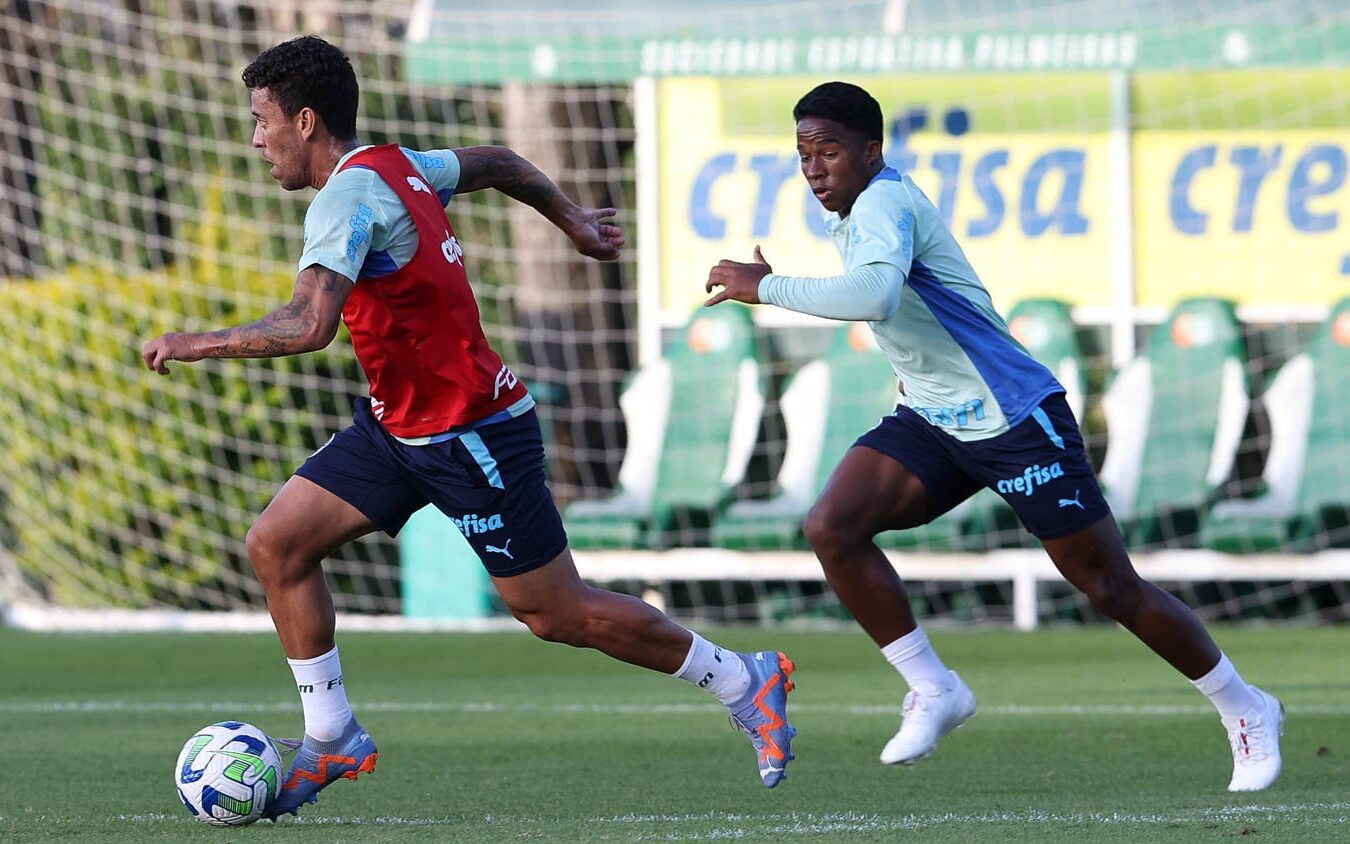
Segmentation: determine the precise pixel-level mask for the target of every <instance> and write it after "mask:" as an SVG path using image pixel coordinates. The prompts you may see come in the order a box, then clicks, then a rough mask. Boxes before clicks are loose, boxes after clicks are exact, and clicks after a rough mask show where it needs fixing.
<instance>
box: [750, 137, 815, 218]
mask: <svg viewBox="0 0 1350 844" xmlns="http://www.w3.org/2000/svg"><path fill="white" fill-rule="evenodd" d="M750 169H751V170H754V171H755V172H756V173H758V174H759V196H758V197H757V198H756V199H755V221H754V225H753V226H752V227H751V230H750V233H751V235H752V236H754V237H768V235H769V225H770V224H771V223H772V222H773V209H774V206H775V205H777V204H778V192H779V191H780V190H781V189H782V187H783V184H784V183H785V182H786V181H787V180H788V179H791V178H792V177H793V176H794V175H796V173H797V172H798V169H799V165H798V162H797V156H796V155H795V154H794V155H789V156H787V157H786V158H784V157H782V156H777V155H757V156H755V157H754V158H752V159H750ZM814 196H815V195H814V194H812V197H813V198H814ZM817 216H819V215H817Z"/></svg>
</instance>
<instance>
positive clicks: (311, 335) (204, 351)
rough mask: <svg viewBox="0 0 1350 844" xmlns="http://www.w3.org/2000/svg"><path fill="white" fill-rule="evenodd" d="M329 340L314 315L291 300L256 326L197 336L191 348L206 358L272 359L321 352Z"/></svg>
mask: <svg viewBox="0 0 1350 844" xmlns="http://www.w3.org/2000/svg"><path fill="white" fill-rule="evenodd" d="M331 339H332V338H331V337H324V336H322V332H320V331H319V321H318V318H317V317H316V315H315V314H314V313H313V312H312V311H310V310H308V309H307V308H306V307H305V306H304V303H303V302H296V301H294V300H292V301H291V302H290V303H289V304H287V305H285V306H283V307H281V308H279V309H277V310H276V311H273V312H272V313H270V314H268V315H267V316H265V317H263V318H262V319H260V320H257V321H256V322H251V323H248V324H247V325H237V326H235V327H233V328H221V329H219V330H216V331H208V332H206V333H203V334H198V335H196V339H195V341H194V346H195V348H196V350H197V352H198V353H200V354H201V356H202V357H207V358H274V357H282V356H285V355H297V354H302V353H304V352H312V351H314V350H315V349H322V348H323V347H324V346H326V345H328V342H329V340H331Z"/></svg>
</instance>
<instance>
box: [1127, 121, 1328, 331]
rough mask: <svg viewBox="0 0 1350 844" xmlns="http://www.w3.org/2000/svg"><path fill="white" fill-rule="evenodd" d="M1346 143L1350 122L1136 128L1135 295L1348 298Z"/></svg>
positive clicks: (1306, 300)
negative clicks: (1313, 125)
mask: <svg viewBox="0 0 1350 844" xmlns="http://www.w3.org/2000/svg"><path fill="white" fill-rule="evenodd" d="M1347 150H1350V127H1346V128H1343V129H1283V130H1259V129H1248V130H1239V131H1230V132H1218V131H1214V130H1202V131H1172V130H1160V131H1145V132H1140V133H1138V134H1136V135H1135V138H1134V207H1135V214H1134V225H1135V244H1136V250H1135V274H1136V282H1135V290H1136V301H1137V302H1138V303H1139V304H1141V305H1156V306H1161V307H1170V306H1172V305H1173V304H1175V303H1176V302H1177V300H1179V299H1182V298H1185V297H1189V296H1219V297H1222V298H1226V299H1231V300H1233V301H1235V302H1238V303H1240V304H1243V305H1258V306H1259V305H1271V306H1283V305H1299V304H1314V305H1329V304H1331V303H1332V302H1333V301H1335V300H1336V299H1338V298H1340V297H1341V296H1344V295H1346V293H1348V292H1350V184H1347V179H1346V171H1347V166H1346V164H1347Z"/></svg>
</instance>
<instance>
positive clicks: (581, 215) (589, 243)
mask: <svg viewBox="0 0 1350 844" xmlns="http://www.w3.org/2000/svg"><path fill="white" fill-rule="evenodd" d="M455 158H457V159H459V183H458V184H457V185H456V186H455V193H472V192H473V191H479V190H483V189H484V188H495V189H497V190H499V191H501V192H502V193H504V194H506V195H507V196H509V197H511V198H512V199H514V200H516V201H517V202H522V203H524V204H526V205H528V206H530V207H531V208H533V209H534V210H536V211H538V212H539V213H540V214H542V215H543V216H544V218H545V219H547V220H548V221H549V222H550V223H552V224H553V225H555V226H557V227H558V228H559V229H560V230H562V233H563V234H565V235H567V236H568V238H570V239H571V241H572V245H573V246H575V247H576V249H577V251H578V252H580V253H581V254H582V255H585V256H587V257H588V258H594V259H596V260H597V261H613V260H616V259H617V258H618V257H619V255H620V253H621V251H622V248H623V244H624V237H623V229H622V228H621V227H620V226H619V225H618V224H617V223H615V222H614V221H613V219H612V218H613V217H614V215H615V214H616V213H618V212H617V211H615V210H614V209H613V208H586V207H584V206H581V205H577V204H576V203H575V202H573V201H572V200H571V198H570V197H568V196H567V194H565V193H563V192H562V190H561V189H560V188H559V187H558V186H557V185H555V184H554V183H553V180H552V179H550V178H549V177H548V176H546V175H544V174H543V173H542V172H541V171H540V170H539V168H537V167H535V166H534V165H533V164H531V163H530V162H528V161H526V160H525V159H523V158H521V157H520V156H519V155H518V154H517V153H516V152H515V151H513V150H511V149H508V148H507V147H461V148H460V149H457V150H455Z"/></svg>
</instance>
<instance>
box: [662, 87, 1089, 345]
mask: <svg viewBox="0 0 1350 844" xmlns="http://www.w3.org/2000/svg"><path fill="white" fill-rule="evenodd" d="M818 81H819V80H812V79H791V78H789V79H765V80H744V79H734V80H726V79H722V80H719V79H665V80H661V81H660V82H659V83H658V85H659V94H658V122H659V132H660V144H659V150H660V164H659V170H660V191H659V195H660V234H661V263H662V272H661V282H662V311H663V314H664V315H665V317H666V320H667V321H668V322H672V321H680V320H682V319H684V318H685V317H686V316H687V315H688V313H689V312H690V311H691V310H692V309H693V308H694V307H695V306H696V305H697V304H698V302H700V301H701V300H702V298H703V296H704V293H703V285H704V282H705V281H706V280H707V275H708V270H709V268H710V267H712V266H713V265H714V264H716V263H717V261H719V260H721V259H723V258H733V259H736V260H743V261H748V260H750V256H751V253H752V251H753V249H754V247H755V246H756V245H759V246H760V247H761V248H762V250H763V252H764V256H765V258H766V259H767V260H768V261H769V263H770V264H771V265H772V266H773V267H774V269H775V270H777V271H779V272H783V273H787V274H791V275H833V274H836V273H839V272H841V271H842V268H841V265H840V263H839V258H838V255H837V254H836V253H835V250H834V247H833V246H832V245H831V244H830V242H829V241H828V240H827V239H826V238H825V235H824V229H823V226H822V225H821V208H820V204H819V202H818V201H817V200H816V199H815V197H814V196H812V195H811V193H810V192H809V191H808V190H807V187H806V183H805V181H804V180H803V179H802V177H801V174H800V171H799V169H798V162H797V155H796V137H795V134H794V122H793V120H792V107H793V104H794V103H795V102H796V100H797V99H798V98H799V97H800V96H801V95H802V94H804V93H805V92H806V91H808V90H809V89H810V88H811V87H812V86H813V85H814V84H816V82H818ZM862 84H864V86H865V87H867V88H868V89H869V91H871V93H872V94H873V95H874V96H876V97H877V99H878V101H879V102H880V103H881V105H882V109H883V114H884V115H885V116H886V119H887V125H888V133H889V137H888V139H887V141H886V143H885V152H886V156H887V160H888V162H890V163H891V164H892V165H894V166H896V167H897V168H898V169H901V170H903V171H905V172H908V173H909V174H910V175H911V176H912V178H913V179H914V181H915V183H916V184H918V186H919V187H920V188H921V189H922V190H923V191H924V192H925V193H926V194H927V195H928V196H929V198H930V199H932V200H933V202H934V204H935V205H937V207H938V209H939V210H940V211H941V212H942V213H943V215H944V217H945V219H947V221H948V224H949V225H950V226H951V228H952V230H953V232H954V233H955V234H956V236H957V239H958V241H959V242H960V243H961V245H962V247H963V248H964V249H965V251H966V254H967V257H969V259H970V261H971V263H972V265H973V266H974V268H975V271H976V272H977V273H978V274H979V275H980V277H981V279H982V280H983V281H984V283H985V285H986V287H988V288H989V290H990V292H991V293H992V294H993V296H994V300H995V302H996V303H998V304H1001V305H1005V306H1007V305H1011V304H1012V303H1013V302H1015V301H1017V300H1019V299H1022V298H1025V297H1030V296H1055V297H1059V298H1063V299H1066V300H1068V301H1070V302H1071V303H1073V304H1075V305H1091V306H1099V307H1105V306H1108V305H1109V304H1110V299H1111V272H1112V271H1111V266H1110V261H1111V254H1112V253H1111V241H1110V238H1111V226H1110V217H1109V215H1110V212H1111V209H1110V206H1109V196H1108V186H1109V179H1108V174H1109V167H1110V161H1109V144H1108V134H1107V125H1106V113H1107V110H1108V109H1107V85H1106V77H1105V75H1102V74H1059V75H1055V76H1046V77H1036V78H1030V77H998V76H988V75H986V76H964V77H953V76H951V75H944V76H931V77H926V76H907V77H904V78H903V79H899V78H897V77H887V78H884V79H883V78H878V79H876V80H870V81H869V80H864V81H863V82H862Z"/></svg>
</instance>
